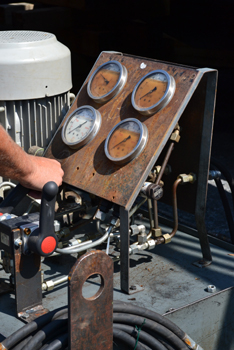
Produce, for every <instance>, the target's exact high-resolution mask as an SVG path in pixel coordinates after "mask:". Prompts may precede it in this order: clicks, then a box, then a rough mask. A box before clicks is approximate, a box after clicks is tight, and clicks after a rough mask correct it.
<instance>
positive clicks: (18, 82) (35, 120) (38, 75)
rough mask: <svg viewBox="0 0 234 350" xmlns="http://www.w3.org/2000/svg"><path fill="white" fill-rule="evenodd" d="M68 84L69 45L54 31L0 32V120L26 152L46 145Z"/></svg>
mask: <svg viewBox="0 0 234 350" xmlns="http://www.w3.org/2000/svg"><path fill="white" fill-rule="evenodd" d="M71 87H72V79H71V54H70V50H69V49H68V48H67V47H66V46H64V45H63V44H61V43H60V42H58V41H57V39H56V37H55V35H54V34H51V33H45V32H36V31H2V32H0V123H1V124H2V125H3V127H4V128H5V129H6V130H7V132H8V133H9V135H10V136H11V137H12V138H13V140H14V141H15V142H16V143H17V144H18V145H19V146H20V147H22V148H23V149H24V150H25V151H27V150H28V149H29V148H30V147H31V146H34V145H36V146H39V147H46V146H47V145H48V143H49V141H50V140H51V138H52V136H53V134H54V132H55V131H56V129H57V127H58V125H59V124H60V123H61V121H62V119H63V117H64V116H65V114H66V112H67V110H68V109H69V107H70V89H71Z"/></svg>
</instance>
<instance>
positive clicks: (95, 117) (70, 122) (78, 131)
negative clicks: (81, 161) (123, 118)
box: [62, 106, 101, 148]
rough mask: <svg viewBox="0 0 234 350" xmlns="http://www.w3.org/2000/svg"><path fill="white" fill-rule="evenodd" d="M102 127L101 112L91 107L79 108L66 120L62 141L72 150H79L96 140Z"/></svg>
mask: <svg viewBox="0 0 234 350" xmlns="http://www.w3.org/2000/svg"><path fill="white" fill-rule="evenodd" d="M100 125H101V115H100V112H99V111H97V110H96V109H94V108H93V107H91V106H83V107H79V108H77V109H76V110H75V111H74V112H73V113H72V114H71V115H70V116H69V117H68V119H67V120H66V122H65V124H64V126H63V129H62V140H63V142H64V143H66V144H67V145H68V146H69V147H71V148H79V147H81V146H83V145H85V144H87V143H88V142H90V141H91V140H92V139H93V138H94V136H95V135H96V134H97V132H98V130H99V128H100Z"/></svg>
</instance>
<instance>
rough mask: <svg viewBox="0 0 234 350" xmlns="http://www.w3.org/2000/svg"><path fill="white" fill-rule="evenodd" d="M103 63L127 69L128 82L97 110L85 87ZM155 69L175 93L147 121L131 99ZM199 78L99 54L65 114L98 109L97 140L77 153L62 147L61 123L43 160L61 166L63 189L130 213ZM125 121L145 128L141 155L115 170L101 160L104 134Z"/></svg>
mask: <svg viewBox="0 0 234 350" xmlns="http://www.w3.org/2000/svg"><path fill="white" fill-rule="evenodd" d="M109 60H117V61H119V62H121V63H122V64H123V65H124V66H125V67H126V68H127V70H128V80H127V83H126V85H125V87H124V89H123V90H122V92H121V93H120V94H118V95H117V96H116V97H114V98H113V99H111V100H110V101H109V102H107V103H105V104H102V105H98V104H96V103H94V102H93V101H92V100H91V99H90V98H89V96H88V94H87V83H88V80H89V77H90V76H91V74H92V73H93V72H94V70H95V69H96V68H97V67H99V66H100V65H101V64H103V63H104V62H107V61H109ZM142 62H144V63H145V65H146V68H144V69H141V68H140V65H141V63H142ZM156 69H163V70H165V71H167V72H168V73H169V74H171V75H172V76H173V77H174V79H175V82H176V91H175V94H174V96H173V98H172V100H171V101H170V103H169V104H168V105H167V106H166V107H165V108H163V109H162V110H161V111H159V112H158V113H156V114H154V115H152V116H150V117H145V116H142V115H140V114H139V113H138V112H136V111H135V110H134V109H133V107H132V105H131V93H132V91H133V89H134V87H135V85H136V83H137V82H138V81H139V79H141V78H142V77H143V76H144V75H145V74H147V73H148V72H150V71H152V70H156ZM201 76H202V74H201V73H199V72H198V71H197V70H196V69H193V68H188V67H181V66H177V65H173V64H170V63H164V62H160V61H156V60H149V59H146V58H138V57H131V56H129V55H119V54H111V53H105V52H103V53H102V54H101V55H100V56H99V59H98V60H97V62H96V63H95V65H94V67H93V69H92V70H91V72H90V74H89V76H88V78H87V79H86V81H85V83H84V85H83V87H82V88H81V90H80V91H79V93H78V95H77V97H76V99H75V101H74V103H73V105H72V107H71V109H70V110H69V112H68V114H67V117H68V116H69V115H70V114H71V113H72V112H73V111H74V110H75V109H76V108H77V107H80V106H82V105H86V104H88V105H91V106H93V107H94V108H96V109H98V110H99V111H100V113H101V115H102V125H101V129H100V131H99V133H98V135H97V136H96V137H95V138H94V139H93V140H92V141H91V142H90V143H89V144H88V145H86V146H85V147H83V148H81V149H80V150H72V149H70V148H69V147H68V146H66V145H64V144H63V142H62V139H61V127H62V125H63V123H64V122H63V123H62V125H61V127H60V128H59V129H58V132H57V134H56V135H55V137H54V139H53V141H52V143H51V145H50V146H49V148H48V150H47V152H46V156H47V157H49V158H55V159H57V160H58V161H60V162H61V164H62V167H63V170H64V172H65V176H64V181H65V182H66V183H68V184H71V185H73V186H75V187H78V188H80V189H83V190H85V191H87V192H89V193H92V194H95V195H97V196H99V197H102V198H105V199H107V200H109V201H112V202H114V203H116V204H119V205H121V206H123V207H126V208H129V207H131V205H132V203H133V201H134V200H135V198H136V196H137V194H138V192H139V191H140V188H141V186H142V184H143V182H144V181H145V179H146V178H147V176H148V173H149V171H150V170H151V168H152V166H153V165H154V163H155V161H156V160H157V158H158V157H159V155H160V153H161V151H162V149H163V147H164V146H165V144H166V142H167V140H168V139H169V137H170V134H171V132H172V131H173V129H174V127H175V125H176V123H177V122H178V120H179V118H180V116H181V114H182V113H183V110H184V108H185V107H186V105H187V104H188V102H189V99H190V97H191V95H192V93H193V90H195V89H196V87H197V85H198V83H199V81H200V79H201ZM126 118H137V119H138V120H140V121H141V122H143V123H144V124H145V125H146V126H147V128H148V131H149V139H148V143H147V145H146V147H145V149H144V151H143V152H142V153H141V154H140V155H139V156H138V157H137V158H136V159H134V160H133V161H131V162H130V163H128V164H125V165H122V166H118V165H115V164H112V162H111V161H109V160H108V159H107V158H106V156H105V154H104V142H105V139H106V137H107V135H108V133H109V132H110V130H111V129H112V128H113V127H114V126H115V125H116V124H117V123H118V122H119V121H121V120H123V119H126ZM65 119H66V118H65Z"/></svg>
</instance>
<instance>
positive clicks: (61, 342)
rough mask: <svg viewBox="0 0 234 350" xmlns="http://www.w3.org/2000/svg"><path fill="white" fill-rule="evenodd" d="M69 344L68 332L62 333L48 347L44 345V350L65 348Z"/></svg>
mask: <svg viewBox="0 0 234 350" xmlns="http://www.w3.org/2000/svg"><path fill="white" fill-rule="evenodd" d="M67 345H68V333H66V334H62V335H60V336H59V337H58V338H57V339H55V340H54V341H53V342H51V343H50V344H49V345H47V346H46V347H43V348H44V350H58V349H65V348H66V346H67Z"/></svg>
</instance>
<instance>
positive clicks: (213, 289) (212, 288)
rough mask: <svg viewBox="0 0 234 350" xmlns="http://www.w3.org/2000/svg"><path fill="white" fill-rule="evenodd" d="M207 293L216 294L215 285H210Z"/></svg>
mask: <svg viewBox="0 0 234 350" xmlns="http://www.w3.org/2000/svg"><path fill="white" fill-rule="evenodd" d="M207 292H209V293H215V292H216V287H215V286H214V285H213V284H210V285H209V286H208V287H207Z"/></svg>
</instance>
